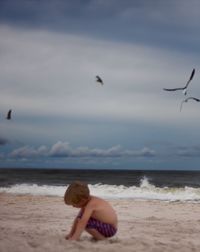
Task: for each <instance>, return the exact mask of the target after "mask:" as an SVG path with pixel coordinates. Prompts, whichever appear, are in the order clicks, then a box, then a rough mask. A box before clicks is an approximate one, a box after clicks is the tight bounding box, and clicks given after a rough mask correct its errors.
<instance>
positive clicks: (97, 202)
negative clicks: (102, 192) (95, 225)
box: [82, 196, 117, 228]
mask: <svg viewBox="0 0 200 252" xmlns="http://www.w3.org/2000/svg"><path fill="white" fill-rule="evenodd" d="M87 208H92V209H93V211H92V215H91V217H92V218H95V219H97V220H100V221H102V222H104V223H108V224H111V225H113V226H114V227H115V228H117V215H116V212H115V210H114V209H113V208H112V206H111V205H110V204H109V203H108V202H107V201H105V200H103V199H101V198H98V197H95V196H91V199H90V201H89V202H88V203H87V205H86V206H85V207H84V208H83V209H82V210H83V211H85V210H86V211H87Z"/></svg>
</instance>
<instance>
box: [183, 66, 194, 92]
mask: <svg viewBox="0 0 200 252" xmlns="http://www.w3.org/2000/svg"><path fill="white" fill-rule="evenodd" d="M194 74H195V69H193V70H192V73H191V75H190V78H189V80H188V82H187V83H186V86H185V87H186V88H187V86H188V85H189V83H190V81H191V80H192V79H193V77H194Z"/></svg>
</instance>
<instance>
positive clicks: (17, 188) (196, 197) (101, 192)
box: [0, 177, 200, 203]
mask: <svg viewBox="0 0 200 252" xmlns="http://www.w3.org/2000/svg"><path fill="white" fill-rule="evenodd" d="M89 188H90V192H91V194H93V195H96V196H99V197H102V198H105V199H140V200H162V201H195V202H199V203H200V188H193V187H180V188H172V187H156V186H155V185H153V184H151V183H150V182H149V181H148V179H147V178H146V177H144V178H143V179H142V180H141V183H140V185H139V186H124V185H108V184H94V185H91V184H89ZM65 190H66V186H51V185H37V184H16V185H12V186H10V187H0V192H6V193H14V194H31V195H47V196H60V197H63V195H64V193H65Z"/></svg>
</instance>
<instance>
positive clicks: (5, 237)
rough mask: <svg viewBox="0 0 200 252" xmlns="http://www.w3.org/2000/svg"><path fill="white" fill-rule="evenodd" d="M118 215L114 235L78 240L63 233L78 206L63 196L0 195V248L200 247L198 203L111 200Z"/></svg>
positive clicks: (84, 236)
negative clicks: (66, 201) (71, 238)
mask: <svg viewBox="0 0 200 252" xmlns="http://www.w3.org/2000/svg"><path fill="white" fill-rule="evenodd" d="M110 202H111V204H112V205H113V206H114V208H115V210H116V211H117V213H118V217H119V230H118V233H117V235H116V236H114V237H113V238H110V239H108V240H105V241H99V242H94V241H91V239H90V237H89V235H88V234H87V233H86V232H84V233H83V234H82V236H81V240H80V241H67V240H65V239H64V236H65V234H66V233H67V232H68V231H69V229H70V226H71V222H72V220H73V218H74V217H75V216H76V214H77V211H78V210H77V209H74V208H71V207H68V206H66V205H64V203H63V200H62V198H60V197H45V196H31V195H14V194H6V193H1V194H0V251H1V252H17V251H20V252H22V251H26V252H31V251H48V252H55V251H56V252H60V251H63V252H66V251H70V252H73V251H101V252H103V251H112V252H113V251H115V252H117V251H131V252H133V251H137V252H140V251H145V252H147V251H148V252H150V251H153V252H157V251H160V252H161V251H162V252H165V251H169V252H172V251H181V252H186V251H187V252H189V251H198V252H199V251H200V238H199V237H200V236H199V235H200V204H195V203H181V202H160V201H135V200H111V201H110Z"/></svg>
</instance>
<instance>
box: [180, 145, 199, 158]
mask: <svg viewBox="0 0 200 252" xmlns="http://www.w3.org/2000/svg"><path fill="white" fill-rule="evenodd" d="M177 155H178V156H181V157H198V158H199V157H200V145H199V146H198V145H196V146H182V147H179V148H178V150H177Z"/></svg>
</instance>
